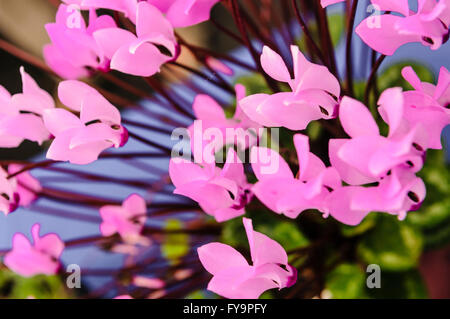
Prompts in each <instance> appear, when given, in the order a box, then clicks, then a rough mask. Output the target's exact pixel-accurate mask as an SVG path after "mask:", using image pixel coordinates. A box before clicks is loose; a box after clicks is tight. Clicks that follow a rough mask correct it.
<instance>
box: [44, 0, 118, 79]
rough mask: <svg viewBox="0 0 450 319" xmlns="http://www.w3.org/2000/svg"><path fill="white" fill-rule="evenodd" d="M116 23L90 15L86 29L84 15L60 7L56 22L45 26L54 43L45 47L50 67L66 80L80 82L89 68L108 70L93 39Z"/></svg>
mask: <svg viewBox="0 0 450 319" xmlns="http://www.w3.org/2000/svg"><path fill="white" fill-rule="evenodd" d="M115 26H116V23H115V22H114V19H113V18H112V17H110V16H108V15H102V16H100V17H97V14H96V12H95V10H94V9H92V10H90V11H89V26H88V27H86V23H85V21H84V18H83V16H82V15H81V12H80V11H79V10H78V9H77V8H76V7H74V6H66V5H63V4H62V5H60V6H59V9H58V12H57V14H56V22H55V23H49V24H47V25H45V28H46V30H47V33H48V35H49V37H50V40H51V41H52V43H51V44H49V45H46V46H45V47H44V58H45V61H46V62H47V64H48V65H49V66H50V67H51V68H52V69H53V71H55V72H56V73H57V74H58V75H59V76H61V77H62V78H64V79H78V78H80V77H85V76H88V75H89V74H90V71H89V68H91V69H98V70H102V71H108V70H109V60H108V59H107V58H106V57H105V55H104V53H103V52H102V50H101V48H100V47H99V45H98V44H97V43H96V41H95V40H94V38H93V33H94V32H95V31H98V30H101V29H105V28H114V27H115Z"/></svg>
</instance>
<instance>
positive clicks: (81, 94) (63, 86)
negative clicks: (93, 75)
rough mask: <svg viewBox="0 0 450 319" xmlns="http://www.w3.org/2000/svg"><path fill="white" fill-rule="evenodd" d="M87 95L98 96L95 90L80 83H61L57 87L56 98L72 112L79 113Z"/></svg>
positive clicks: (72, 81)
mask: <svg viewBox="0 0 450 319" xmlns="http://www.w3.org/2000/svg"><path fill="white" fill-rule="evenodd" d="M87 94H98V92H97V90H96V89H94V88H93V87H91V86H89V85H87V84H86V83H84V82H81V81H75V80H68V81H62V82H61V83H59V86H58V97H59V99H60V100H61V102H62V103H63V104H64V105H65V106H67V107H68V108H70V109H72V110H74V111H78V112H79V111H80V110H81V105H82V102H83V100H84V98H85V96H86V95H87Z"/></svg>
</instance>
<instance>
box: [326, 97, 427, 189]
mask: <svg viewBox="0 0 450 319" xmlns="http://www.w3.org/2000/svg"><path fill="white" fill-rule="evenodd" d="M393 90H394V91H393ZM395 90H396V89H395V88H394V89H389V90H387V91H385V92H383V95H382V96H381V98H380V103H382V104H384V102H385V101H388V103H390V106H391V107H389V108H390V110H392V114H395V116H391V117H389V120H388V124H389V127H390V133H389V134H390V135H389V136H388V137H384V136H382V135H380V132H379V128H378V125H377V124H376V122H375V120H374V118H373V117H372V115H371V113H370V111H369V110H368V108H367V107H366V106H365V105H363V104H362V103H361V102H359V101H357V100H354V99H352V98H349V97H344V98H343V99H342V102H341V104H340V107H339V119H340V121H341V124H342V127H343V128H344V131H345V132H346V133H347V134H348V135H349V136H350V137H351V139H331V140H330V145H329V153H330V160H331V164H332V165H333V167H335V168H336V169H337V170H338V172H339V174H340V176H341V178H342V180H343V181H345V182H346V183H348V184H350V185H362V184H368V183H373V182H377V181H378V179H379V178H380V177H383V176H386V174H387V173H389V171H390V170H391V169H392V168H394V167H397V166H402V167H408V168H409V169H410V170H412V171H413V172H417V171H419V170H420V169H421V167H422V165H423V158H422V157H423V151H424V149H425V148H426V145H424V146H423V149H422V147H417V145H416V144H415V141H417V139H418V138H420V137H421V132H423V130H422V129H421V125H420V124H419V125H416V126H414V127H412V128H411V129H410V130H408V131H406V132H404V134H401V135H398V136H397V135H394V134H393V133H394V132H395V130H396V128H397V125H398V122H399V119H401V113H400V114H399V113H395V112H396V111H395V110H397V109H398V108H400V107H402V104H403V101H402V95H401V94H400V95H397V99H396V100H394V99H392V98H391V99H386V97H387V96H388V94H392V93H394V92H395ZM399 116H400V117H399Z"/></svg>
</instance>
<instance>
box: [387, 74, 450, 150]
mask: <svg viewBox="0 0 450 319" xmlns="http://www.w3.org/2000/svg"><path fill="white" fill-rule="evenodd" d="M402 74H403V77H404V78H405V79H406V80H407V81H408V82H409V83H410V84H411V85H412V86H413V88H414V89H415V90H412V91H406V92H403V99H404V102H403V103H399V104H398V105H393V104H392V103H393V102H392V101H394V100H399V98H395V97H393V96H392V95H394V94H396V95H397V96H398V95H399V94H401V93H400V92H395V91H394V92H393V93H391V94H389V96H386V97H385V98H382V99H380V101H381V102H382V103H379V104H380V107H379V109H378V110H379V112H380V114H381V115H382V117H383V119H385V121H386V117H388V118H389V117H393V116H396V117H397V118H398V121H399V122H398V124H397V129H396V132H395V134H396V135H399V134H404V132H405V131H407V130H408V129H410V128H411V127H414V126H416V125H418V124H420V125H421V127H422V132H421V134H420V136H419V139H418V140H416V141H415V142H416V144H417V146H418V147H421V148H423V149H425V148H433V149H441V148H442V143H441V133H442V130H443V129H444V127H445V126H447V125H448V124H450V109H449V103H450V73H449V72H448V70H447V69H446V68H445V67H442V68H441V71H440V73H439V80H438V83H437V85H433V84H431V83H427V82H421V81H420V79H419V78H418V76H417V75H416V73H415V72H414V70H413V69H412V68H411V67H405V68H404V69H403V70H402ZM385 94H387V93H385ZM392 112H397V113H398V114H392Z"/></svg>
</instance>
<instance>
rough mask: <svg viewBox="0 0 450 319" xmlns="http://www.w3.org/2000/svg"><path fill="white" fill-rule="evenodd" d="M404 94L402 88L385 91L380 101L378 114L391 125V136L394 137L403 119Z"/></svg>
mask: <svg viewBox="0 0 450 319" xmlns="http://www.w3.org/2000/svg"><path fill="white" fill-rule="evenodd" d="M403 104H404V100H403V93H402V89H401V88H390V89H387V90H385V91H384V92H383V93H382V94H381V96H380V98H379V100H378V105H379V107H378V112H380V115H381V117H382V118H383V120H384V121H385V122H386V123H387V124H388V125H389V136H392V135H394V133H395V132H396V131H397V128H398V127H399V126H400V123H401V121H402V119H403Z"/></svg>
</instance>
